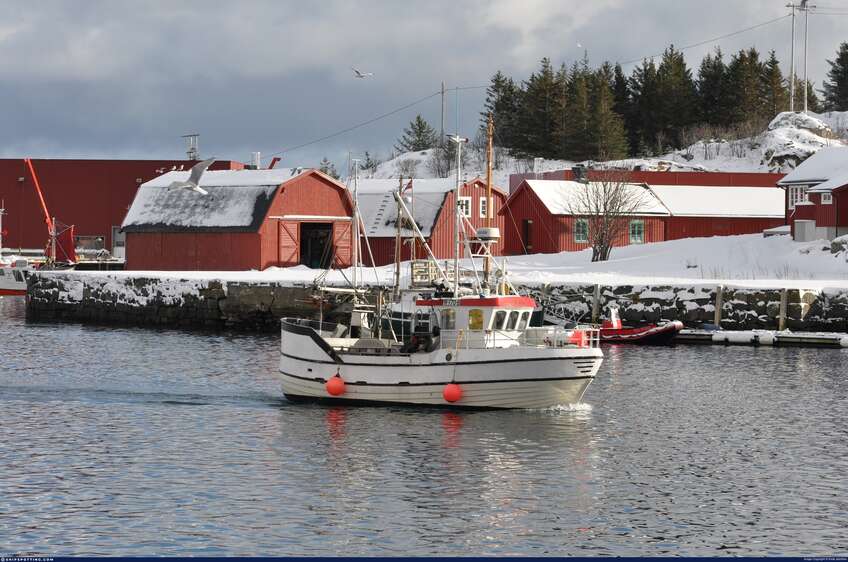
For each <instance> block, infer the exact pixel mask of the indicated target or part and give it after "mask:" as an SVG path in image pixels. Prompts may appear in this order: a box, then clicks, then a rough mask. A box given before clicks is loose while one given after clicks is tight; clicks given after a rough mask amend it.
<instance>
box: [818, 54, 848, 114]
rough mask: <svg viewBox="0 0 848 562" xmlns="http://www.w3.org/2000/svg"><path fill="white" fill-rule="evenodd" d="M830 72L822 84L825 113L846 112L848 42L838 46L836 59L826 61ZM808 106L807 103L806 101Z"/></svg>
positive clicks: (847, 106)
mask: <svg viewBox="0 0 848 562" xmlns="http://www.w3.org/2000/svg"><path fill="white" fill-rule="evenodd" d="M827 64H828V65H830V70H828V71H827V80H825V81H824V82H823V83H822V90H821V93H822V95H824V104H823V105H824V109H825V111H848V42H846V43H842V44H841V45H839V50H837V51H836V58H835V59H834V60H828V61H827ZM808 105H809V101H808Z"/></svg>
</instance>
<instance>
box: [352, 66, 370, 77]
mask: <svg viewBox="0 0 848 562" xmlns="http://www.w3.org/2000/svg"><path fill="white" fill-rule="evenodd" d="M350 69H351V70H352V71H353V73H354V74H356V77H357V78H368V77H369V76H374V73H373V72H362V71H360V70H359V69H358V68H356V67H353V66H351V67H350Z"/></svg>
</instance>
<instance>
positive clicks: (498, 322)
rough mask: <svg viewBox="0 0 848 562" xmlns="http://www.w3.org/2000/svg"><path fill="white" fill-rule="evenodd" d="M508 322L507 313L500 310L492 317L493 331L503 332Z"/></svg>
mask: <svg viewBox="0 0 848 562" xmlns="http://www.w3.org/2000/svg"><path fill="white" fill-rule="evenodd" d="M505 321H506V311H505V310H498V311H497V312H495V315H494V316H493V317H492V329H493V330H502V329H503V325H504V322H505Z"/></svg>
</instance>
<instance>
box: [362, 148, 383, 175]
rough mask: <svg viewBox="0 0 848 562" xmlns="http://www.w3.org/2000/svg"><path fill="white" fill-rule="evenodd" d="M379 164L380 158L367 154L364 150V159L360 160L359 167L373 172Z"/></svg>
mask: <svg viewBox="0 0 848 562" xmlns="http://www.w3.org/2000/svg"><path fill="white" fill-rule="evenodd" d="M379 165H380V160H379V159H378V158H375V157H373V156H371V155H370V154H368V151H367V150H366V151H365V159H364V160H362V164H361V167H362V169H363V170H365V171H367V172H369V173H371V174H373V173H374V172H376V171H377V166H379Z"/></svg>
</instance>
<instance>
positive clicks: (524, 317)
mask: <svg viewBox="0 0 848 562" xmlns="http://www.w3.org/2000/svg"><path fill="white" fill-rule="evenodd" d="M529 320H530V313H529V312H526V311H525V312H522V313H521V320H519V321H518V329H519V330H524V329H525V328H527V322H528V321H529Z"/></svg>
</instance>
